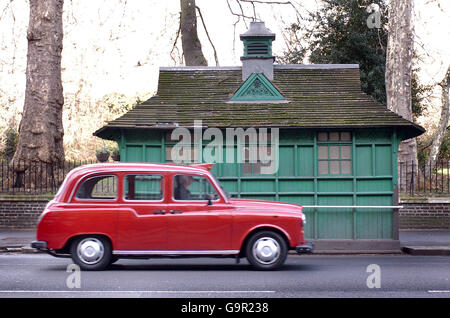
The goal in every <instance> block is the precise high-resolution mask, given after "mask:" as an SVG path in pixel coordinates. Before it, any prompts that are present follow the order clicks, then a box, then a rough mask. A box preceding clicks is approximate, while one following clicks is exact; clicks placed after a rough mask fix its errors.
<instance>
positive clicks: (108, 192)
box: [76, 175, 117, 200]
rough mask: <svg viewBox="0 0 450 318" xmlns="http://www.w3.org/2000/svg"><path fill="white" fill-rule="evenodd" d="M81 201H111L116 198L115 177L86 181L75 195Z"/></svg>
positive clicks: (95, 178)
mask: <svg viewBox="0 0 450 318" xmlns="http://www.w3.org/2000/svg"><path fill="white" fill-rule="evenodd" d="M76 198H77V199H82V200H86V199H87V200H111V199H116V198H117V176H114V175H102V176H95V177H91V178H88V179H86V180H85V181H83V183H82V184H81V185H80V187H79V188H78V190H77V194H76Z"/></svg>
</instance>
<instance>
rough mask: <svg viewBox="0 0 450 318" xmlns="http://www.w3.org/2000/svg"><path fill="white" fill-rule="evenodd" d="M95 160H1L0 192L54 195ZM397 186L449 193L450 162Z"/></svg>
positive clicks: (410, 168)
mask: <svg viewBox="0 0 450 318" xmlns="http://www.w3.org/2000/svg"><path fill="white" fill-rule="evenodd" d="M91 163H96V161H94V160H93V161H64V162H60V163H52V164H46V163H43V162H25V161H21V162H18V163H12V162H9V161H5V160H0V193H2V194H55V193H56V192H57V191H58V189H59V186H60V185H61V183H62V181H63V180H64V178H65V176H66V175H67V173H68V172H69V171H70V170H72V169H73V168H75V167H78V166H81V165H85V164H91ZM398 189H399V193H400V194H401V195H409V196H416V195H419V196H420V195H424V196H425V195H450V161H443V160H442V161H438V162H437V163H436V165H435V166H434V167H431V166H430V165H425V164H414V163H411V162H405V163H401V164H399V165H398Z"/></svg>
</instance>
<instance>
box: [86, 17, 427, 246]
mask: <svg viewBox="0 0 450 318" xmlns="http://www.w3.org/2000/svg"><path fill="white" fill-rule="evenodd" d="M241 39H242V40H243V41H244V48H245V49H244V56H243V57H242V58H241V60H242V66H238V67H161V68H160V71H159V84H158V91H157V94H156V95H155V96H153V97H152V98H150V99H149V100H147V101H145V102H143V103H142V104H140V105H137V106H136V107H135V108H133V109H132V110H130V111H129V112H128V113H126V114H125V115H123V116H121V117H119V118H117V119H116V120H113V121H111V122H109V123H107V125H105V126H104V127H102V128H101V129H99V130H97V131H96V132H95V133H94V135H96V136H98V137H101V138H104V139H108V140H114V141H116V142H117V143H118V144H119V148H120V156H121V161H126V162H171V161H172V160H173V158H172V157H171V149H172V147H174V145H175V144H176V142H177V141H174V140H172V139H171V137H170V136H171V132H172V131H173V129H175V128H179V127H186V128H188V129H192V128H193V126H194V120H201V121H202V125H203V129H206V128H208V127H214V128H218V129H220V130H223V131H225V129H227V128H243V129H248V128H250V127H253V128H267V129H271V128H278V129H279V144H278V147H279V148H278V150H279V160H280V164H279V169H278V170H277V171H276V173H273V174H270V175H268V174H261V166H262V165H263V164H262V163H246V162H244V163H218V164H216V165H215V166H214V168H213V173H214V174H215V176H216V177H217V178H218V179H219V180H220V182H221V183H222V184H223V186H224V187H225V189H226V190H227V191H228V192H230V193H231V194H232V195H233V196H235V197H239V198H255V199H263V200H276V201H283V202H292V203H296V204H300V205H303V206H305V208H304V211H305V213H306V216H307V224H306V236H307V237H308V238H309V239H310V240H313V241H315V243H316V247H317V248H318V249H322V250H326V249H330V250H337V249H352V250H358V251H359V250H361V251H368V250H370V251H392V250H399V241H398V209H397V208H396V207H397V206H398V194H397V179H398V178H397V150H398V145H399V143H400V142H401V141H402V140H405V139H408V138H413V137H416V136H418V135H420V134H422V133H423V132H424V129H423V128H422V127H420V126H418V125H416V124H414V123H412V122H410V121H408V120H405V119H404V118H402V117H400V116H398V115H397V114H395V113H393V112H391V111H389V110H388V109H387V108H386V107H385V106H383V105H381V104H379V103H377V102H375V101H374V100H373V99H372V98H371V97H370V96H368V95H366V94H364V93H363V92H362V91H361V83H360V73H359V67H358V65H354V64H325V65H276V64H274V57H273V56H272V52H271V44H272V41H273V40H274V39H275V35H274V34H273V33H271V32H270V30H268V29H267V28H266V27H265V26H264V23H262V22H254V23H252V24H251V26H250V29H249V31H247V32H246V33H244V34H242V35H241ZM208 142H210V141H209V140H208V141H205V142H203V143H202V144H201V146H199V145H200V144H194V145H193V146H194V148H193V149H195V151H194V154H193V158H195V159H197V160H199V161H202V160H201V159H202V158H201V150H202V149H199V148H201V147H204V146H205V145H207V144H208ZM195 146H197V148H195ZM246 147H248V144H247V143H246V142H245V141H244V142H243V144H237V145H236V147H235V149H233V151H234V150H236V151H235V152H234V153H236V155H238V154H239V152H240V151H241V152H245V151H246V149H247V148H246ZM228 151H230V149H227V147H225V146H224V147H223V156H226V154H227V152H228ZM197 154H199V155H197ZM199 158H200V159H199ZM224 161H225V160H224Z"/></svg>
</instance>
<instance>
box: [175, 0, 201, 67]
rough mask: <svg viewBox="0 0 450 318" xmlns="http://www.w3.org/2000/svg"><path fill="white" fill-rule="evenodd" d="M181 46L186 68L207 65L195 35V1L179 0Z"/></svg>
mask: <svg viewBox="0 0 450 318" xmlns="http://www.w3.org/2000/svg"><path fill="white" fill-rule="evenodd" d="M180 6H181V18H180V29H181V44H182V47H183V54H184V60H185V63H186V66H197V65H204V66H206V65H208V62H207V61H206V59H205V57H204V56H203V52H202V45H201V43H200V40H199V39H198V35H197V14H196V7H195V0H180Z"/></svg>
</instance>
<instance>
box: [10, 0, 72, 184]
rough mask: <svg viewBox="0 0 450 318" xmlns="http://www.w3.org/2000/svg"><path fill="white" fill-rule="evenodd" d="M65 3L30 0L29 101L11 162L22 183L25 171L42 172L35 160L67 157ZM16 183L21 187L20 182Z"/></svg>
mask: <svg viewBox="0 0 450 318" xmlns="http://www.w3.org/2000/svg"><path fill="white" fill-rule="evenodd" d="M63 3H64V0H46V1H42V0H30V20H29V25H28V30H27V40H28V55H27V69H26V88H25V103H24V108H23V115H22V119H21V121H20V126H19V140H18V143H17V148H16V152H15V154H14V157H13V159H12V162H11V166H12V168H13V169H14V171H15V172H16V174H17V179H16V180H19V183H20V180H21V179H23V178H24V177H26V175H25V174H28V175H31V174H33V175H34V176H38V175H39V172H38V171H33V172H31V170H32V169H31V166H32V164H31V163H34V167H37V166H42V164H44V165H45V164H53V163H60V162H62V161H63V160H64V148H63V135H64V130H63V125H62V107H63V103H64V98H63V87H62V82H61V51H62V45H63V42H62V41H63V27H62V13H63ZM37 163H40V164H39V165H37ZM27 170H29V171H28V172H27ZM27 180H28V179H27ZM16 186H20V184H19V185H18V184H17V181H16Z"/></svg>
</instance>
